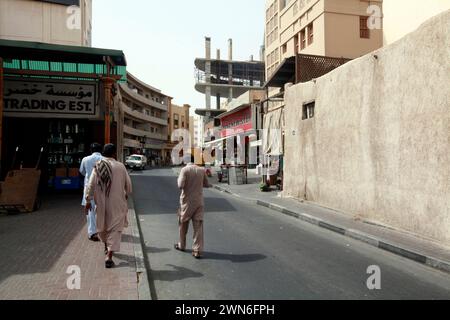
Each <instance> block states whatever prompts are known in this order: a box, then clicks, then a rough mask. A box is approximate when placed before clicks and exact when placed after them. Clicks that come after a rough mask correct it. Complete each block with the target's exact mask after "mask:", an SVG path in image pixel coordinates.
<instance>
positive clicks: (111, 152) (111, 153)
mask: <svg viewBox="0 0 450 320" xmlns="http://www.w3.org/2000/svg"><path fill="white" fill-rule="evenodd" d="M116 151H117V148H116V146H115V145H114V144H112V143H110V144H107V145H105V147H104V148H103V156H104V157H106V158H114V157H115V155H116Z"/></svg>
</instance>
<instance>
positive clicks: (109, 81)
mask: <svg viewBox="0 0 450 320" xmlns="http://www.w3.org/2000/svg"><path fill="white" fill-rule="evenodd" d="M102 82H103V87H104V92H105V144H108V143H111V111H112V110H111V107H112V87H113V85H114V83H115V82H116V80H114V78H108V77H105V78H102Z"/></svg>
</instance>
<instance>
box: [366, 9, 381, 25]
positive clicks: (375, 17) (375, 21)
mask: <svg viewBox="0 0 450 320" xmlns="http://www.w3.org/2000/svg"><path fill="white" fill-rule="evenodd" d="M367 14H368V15H369V19H367V28H369V29H370V30H381V28H382V18H383V10H381V7H380V6H378V5H375V4H374V5H370V6H368V7H367Z"/></svg>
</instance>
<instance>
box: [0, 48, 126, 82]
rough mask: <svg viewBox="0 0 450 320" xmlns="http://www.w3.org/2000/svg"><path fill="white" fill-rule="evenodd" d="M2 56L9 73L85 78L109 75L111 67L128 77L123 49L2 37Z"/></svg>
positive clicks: (111, 70) (123, 79) (124, 78)
mask: <svg viewBox="0 0 450 320" xmlns="http://www.w3.org/2000/svg"><path fill="white" fill-rule="evenodd" d="M0 57H1V58H3V60H4V61H3V66H4V68H5V73H6V74H8V71H9V72H10V73H13V74H27V75H33V71H34V72H35V73H36V75H39V76H42V75H44V76H45V75H46V74H50V73H52V74H53V75H54V74H57V73H59V74H60V75H61V76H62V78H74V76H75V78H82V77H80V76H79V75H83V74H84V75H86V76H88V75H90V76H89V77H92V76H94V75H106V74H107V73H108V66H109V72H110V75H113V76H116V77H117V78H120V81H125V80H126V65H127V63H126V59H125V55H124V53H123V52H122V51H120V50H109V49H98V48H91V47H79V46H65V45H55V44H47V43H40V42H29V41H12V40H0ZM71 74H73V75H72V76H71ZM76 74H78V76H77V75H76Z"/></svg>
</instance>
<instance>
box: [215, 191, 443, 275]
mask: <svg viewBox="0 0 450 320" xmlns="http://www.w3.org/2000/svg"><path fill="white" fill-rule="evenodd" d="M213 188H214V189H216V190H218V191H220V192H224V193H227V194H230V195H232V196H234V197H238V198H240V199H244V200H247V201H250V202H251V203H254V204H257V205H259V206H262V207H265V208H269V209H271V210H274V211H277V212H280V213H282V214H284V215H287V216H290V217H293V218H296V219H299V220H302V221H305V222H308V223H310V224H313V225H316V226H318V227H320V228H324V229H327V230H329V231H332V232H335V233H338V234H340V235H343V236H345V237H349V238H352V239H354V240H358V241H361V242H364V243H366V244H369V245H371V246H373V247H377V248H379V249H382V250H385V251H388V252H390V253H393V254H395V255H398V256H401V257H403V258H407V259H409V260H413V261H415V262H418V263H421V264H424V265H427V266H429V267H432V268H435V269H438V270H440V271H444V272H448V273H450V261H443V260H439V259H436V258H433V257H431V256H426V255H423V254H420V253H417V252H414V251H411V250H408V249H405V248H402V247H401V246H399V245H396V244H393V243H389V242H385V241H384V240H382V239H379V238H377V237H374V236H372V235H370V234H367V233H364V232H360V231H357V230H353V229H347V228H343V227H342V226H339V225H338V224H331V223H329V222H326V221H324V220H322V219H319V218H316V217H313V216H311V215H309V214H306V213H300V212H294V211H292V210H289V209H287V208H284V207H282V206H279V205H276V204H273V203H270V202H266V201H261V200H255V199H251V198H245V197H242V196H241V195H239V194H236V193H233V192H231V191H229V190H227V189H225V188H223V187H220V186H217V185H214V186H213Z"/></svg>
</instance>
